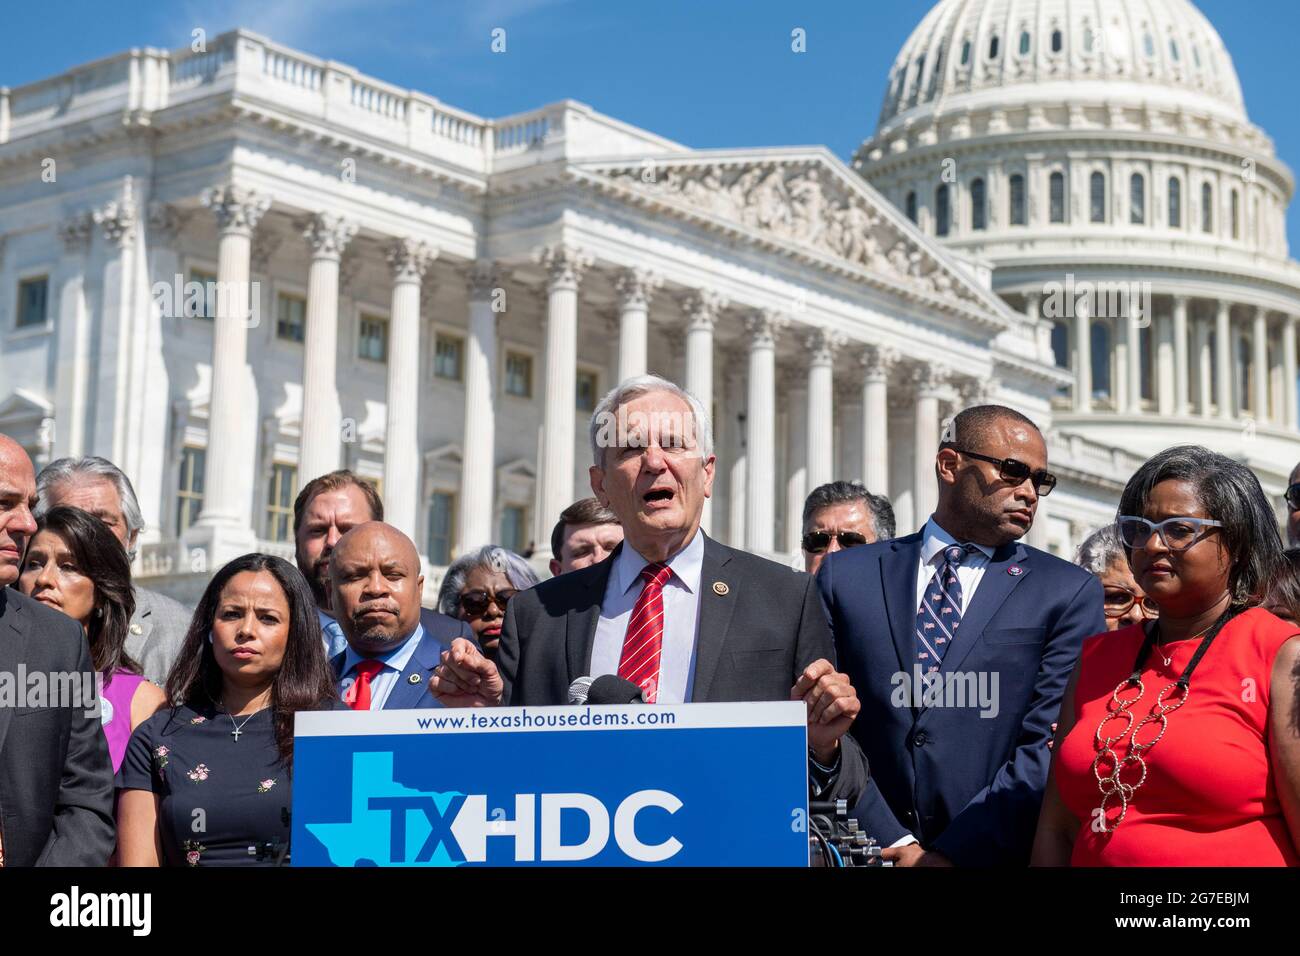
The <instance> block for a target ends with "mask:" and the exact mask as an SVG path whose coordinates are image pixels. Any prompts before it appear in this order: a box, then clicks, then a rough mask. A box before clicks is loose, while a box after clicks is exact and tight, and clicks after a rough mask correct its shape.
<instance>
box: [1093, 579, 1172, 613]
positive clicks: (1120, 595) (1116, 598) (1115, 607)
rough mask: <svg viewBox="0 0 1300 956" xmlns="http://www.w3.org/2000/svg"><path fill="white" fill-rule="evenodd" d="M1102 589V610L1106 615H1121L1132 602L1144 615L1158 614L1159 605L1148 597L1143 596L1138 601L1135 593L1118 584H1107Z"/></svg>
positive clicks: (1127, 609)
mask: <svg viewBox="0 0 1300 956" xmlns="http://www.w3.org/2000/svg"><path fill="white" fill-rule="evenodd" d="M1103 590H1104V597H1103V598H1102V600H1103V602H1104V604H1103V605H1102V611H1103V612H1104V613H1105V615H1106V616H1107V617H1123V616H1124V615H1125V614H1127V613H1128V612H1129V609H1130V608H1132V607H1133V605H1134V604H1138V605H1139V607H1140V608H1141V610H1142V614H1143V616H1145V617H1159V616H1160V605H1158V604H1157V603H1156V602H1155V601H1153V600H1151V598H1149V597H1143V598H1142V600H1141V601H1140V602H1139V601H1138V597H1137V595H1136V594H1134V593H1133V592H1132V591H1130V590H1129V589H1128V588H1123V587H1120V586H1119V585H1118V584H1108V585H1106V587H1105V588H1104V589H1103Z"/></svg>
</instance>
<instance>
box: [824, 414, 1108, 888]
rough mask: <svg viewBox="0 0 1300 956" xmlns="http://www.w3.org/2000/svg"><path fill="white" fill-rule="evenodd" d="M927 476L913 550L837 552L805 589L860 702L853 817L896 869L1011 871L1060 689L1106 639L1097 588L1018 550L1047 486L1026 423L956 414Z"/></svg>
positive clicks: (1037, 445) (1028, 839) (1034, 812)
mask: <svg viewBox="0 0 1300 956" xmlns="http://www.w3.org/2000/svg"><path fill="white" fill-rule="evenodd" d="M923 451H924V449H919V448H918V449H917V454H922V453H923ZM935 470H936V472H937V476H938V481H939V503H938V507H937V508H936V510H935V513H934V514H933V515H931V516H930V518H929V520H928V521H926V523H925V526H924V527H923V528H922V529H921V531H920V533H919V534H912V535H908V536H906V537H903V538H897V539H895V540H893V541H885V542H881V543H879V544H868V545H863V546H861V547H858V548H852V549H850V550H847V551H840V552H837V553H835V554H832V555H830V556H829V557H828V558H827V559H826V561H825V562H823V564H822V568H821V571H820V572H819V574H818V585H819V587H820V590H821V594H822V598H823V600H824V601H825V604H826V609H827V615H828V616H829V617H830V621H831V629H832V630H833V631H834V633H835V646H836V649H837V650H838V651H839V660H840V663H841V665H842V666H843V667H844V669H845V670H846V671H847V672H848V674H849V677H850V679H851V680H852V682H853V685H854V686H855V687H857V688H858V689H859V691H860V692H861V694H862V698H863V703H862V712H863V716H862V719H860V720H859V721H858V723H857V726H856V727H855V728H854V732H855V733H856V734H857V735H858V739H859V742H860V743H861V744H862V748H863V750H864V751H865V752H866V755H867V759H868V761H870V764H871V781H870V782H869V783H868V785H867V792H866V794H865V795H864V796H863V798H862V800H861V802H860V803H859V805H858V806H857V808H856V810H855V811H854V815H855V816H856V817H857V818H858V820H859V822H860V823H861V825H862V827H863V829H864V830H865V831H866V832H867V834H868V835H869V836H872V837H875V838H876V839H877V840H879V841H880V843H881V844H882V845H883V846H884V847H886V849H885V851H884V853H885V857H886V858H887V859H893V860H894V861H895V863H896V864H898V865H902V866H911V865H915V864H923V865H931V864H934V865H945V864H949V863H953V864H957V865H962V866H970V865H998V864H1009V865H1019V866H1024V865H1026V864H1027V863H1028V861H1029V849H1030V846H1031V844H1032V842H1033V836H1034V826H1035V823H1036V822H1037V819H1038V810H1039V806H1040V805H1041V803H1042V800H1043V790H1044V788H1045V786H1046V783H1047V769H1048V762H1049V752H1048V747H1047V743H1048V740H1049V739H1051V734H1052V722H1053V721H1055V720H1056V717H1057V712H1058V711H1059V710H1060V707H1061V697H1062V695H1063V694H1064V692H1065V684H1066V681H1067V679H1068V678H1069V675H1070V671H1071V669H1072V668H1073V666H1074V662H1075V659H1076V658H1077V657H1078V656H1079V649H1080V646H1081V644H1082V641H1083V638H1084V637H1086V636H1088V635H1090V634H1096V633H1098V632H1100V631H1103V630H1105V629H1106V623H1105V618H1104V617H1103V615H1102V595H1101V585H1100V583H1099V582H1098V581H1097V579H1096V578H1095V577H1093V576H1092V575H1091V574H1089V573H1087V572H1086V571H1084V570H1082V569H1081V568H1077V567H1075V566H1074V565H1072V564H1069V563H1067V562H1065V561H1062V560H1061V559H1060V558H1056V557H1053V556H1052V555H1050V554H1047V553H1045V552H1043V551H1038V550H1036V549H1034V548H1030V547H1026V546H1025V545H1022V544H1019V543H1017V540H1016V539H1017V538H1019V537H1020V536H1021V535H1023V534H1025V532H1027V531H1028V530H1029V527H1030V525H1031V524H1032V523H1033V520H1034V513H1035V511H1036V509H1037V506H1038V498H1039V496H1040V495H1045V494H1047V493H1048V492H1050V491H1051V490H1052V487H1053V485H1055V483H1056V479H1055V477H1053V476H1052V475H1051V474H1050V473H1049V472H1048V471H1047V447H1046V445H1045V443H1044V442H1043V436H1042V434H1041V433H1040V432H1039V430H1038V428H1037V427H1036V426H1035V425H1034V423H1033V422H1031V421H1030V420H1029V419H1028V418H1026V417H1025V416H1023V415H1021V414H1020V413H1019V412H1017V411H1015V410H1013V409H1010V408H1006V407H1004V406H1001V405H982V406H978V407H975V408H970V409H967V410H965V411H963V412H961V413H960V414H958V415H957V416H956V418H955V419H954V420H953V421H952V423H951V425H950V426H949V429H948V431H947V432H946V433H945V436H944V441H943V442H942V443H941V444H940V446H939V450H938V454H937V456H936V458H935Z"/></svg>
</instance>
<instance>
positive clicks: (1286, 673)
mask: <svg viewBox="0 0 1300 956" xmlns="http://www.w3.org/2000/svg"><path fill="white" fill-rule="evenodd" d="M1117 528H1118V530H1119V533H1120V537H1121V539H1122V541H1123V543H1124V546H1125V550H1126V551H1127V553H1128V559H1129V564H1130V565H1131V566H1132V569H1133V576H1134V578H1135V580H1136V581H1137V584H1138V586H1139V587H1141V588H1142V590H1143V591H1144V592H1145V593H1146V594H1147V595H1148V596H1149V597H1150V598H1151V599H1153V600H1154V601H1155V603H1156V604H1157V605H1158V606H1159V617H1158V619H1156V620H1153V621H1147V622H1142V623H1137V624H1133V625H1130V626H1129V627H1125V628H1121V629H1120V630H1117V631H1114V632H1105V633H1102V634H1098V635H1095V636H1094V637H1090V638H1088V639H1087V640H1085V641H1084V645H1083V652H1082V654H1081V655H1080V658H1079V663H1078V665H1077V666H1076V668H1075V671H1074V675H1073V676H1072V677H1071V679H1070V684H1069V686H1068V687H1067V688H1066V693H1065V699H1064V701H1063V703H1062V706H1061V718H1060V726H1059V727H1058V729H1057V733H1056V743H1055V747H1054V756H1053V762H1052V770H1051V775H1050V777H1049V779H1048V785H1047V793H1046V796H1045V798H1044V800H1043V809H1042V813H1041V815H1040V817H1039V821H1038V831H1037V834H1036V836H1035V839H1034V850H1033V856H1032V863H1033V864H1034V865H1038V866H1065V865H1073V866H1294V865H1296V864H1297V863H1300V683H1298V682H1300V628H1297V626H1296V625H1295V624H1292V623H1290V622H1287V621H1283V620H1281V619H1280V618H1277V617H1275V616H1274V615H1272V614H1270V613H1269V612H1268V611H1266V610H1264V609H1262V608H1260V607H1258V606H1255V605H1258V604H1259V602H1260V599H1261V598H1262V596H1263V595H1264V594H1265V592H1266V591H1267V589H1268V586H1269V584H1270V582H1271V581H1272V580H1273V578H1274V577H1275V576H1276V575H1277V574H1278V573H1280V572H1281V571H1282V570H1283V567H1282V542H1281V540H1280V538H1279V535H1278V529H1277V522H1276V519H1275V518H1274V516H1273V512H1272V509H1270V508H1269V505H1268V500H1267V498H1266V497H1265V495H1264V492H1263V490H1262V489H1261V488H1260V486H1259V481H1258V480H1257V479H1256V478H1255V476H1254V474H1252V473H1251V472H1250V470H1249V469H1247V468H1246V467H1245V466H1244V465H1242V464H1240V463H1239V462H1236V461H1233V460H1231V459H1229V458H1226V457H1224V456H1223V455H1219V454H1216V453H1215V452H1211V451H1209V450H1208V449H1205V448H1201V447H1197V446H1179V447H1176V448H1169V449H1166V450H1165V451H1163V452H1161V453H1159V454H1158V455H1156V456H1154V457H1153V458H1151V459H1150V460H1149V461H1147V462H1146V463H1145V464H1144V465H1143V466H1142V467H1141V468H1140V469H1139V470H1138V471H1137V473H1136V474H1134V476H1133V477H1132V478H1131V479H1130V480H1129V483H1128V485H1127V487H1126V488H1125V489H1124V494H1123V496H1122V497H1121V499H1120V507H1119V518H1118V519H1117Z"/></svg>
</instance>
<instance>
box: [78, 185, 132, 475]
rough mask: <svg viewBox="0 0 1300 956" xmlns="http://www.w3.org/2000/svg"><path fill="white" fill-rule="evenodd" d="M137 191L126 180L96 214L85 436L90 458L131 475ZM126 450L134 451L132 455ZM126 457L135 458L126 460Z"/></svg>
mask: <svg viewBox="0 0 1300 956" xmlns="http://www.w3.org/2000/svg"><path fill="white" fill-rule="evenodd" d="M133 192H134V191H133V188H132V186H131V180H130V178H129V177H128V180H127V185H126V187H125V188H124V190H123V195H122V198H121V199H114V200H111V201H109V202H107V203H105V204H104V205H103V206H101V207H99V208H98V209H96V210H95V211H94V213H93V217H94V220H95V223H96V225H98V226H99V227H100V233H101V236H102V238H103V242H102V244H99V243H97V245H98V246H99V249H100V252H99V253H98V254H97V256H96V258H97V261H99V262H100V264H101V271H100V274H99V309H98V316H97V320H98V321H97V322H96V323H95V324H96V331H95V333H94V335H93V336H92V340H93V342H94V345H93V348H92V354H93V358H92V361H93V363H94V365H95V374H94V377H93V379H92V386H91V390H90V395H89V399H90V401H89V408H88V412H89V414H88V418H89V421H90V422H91V428H90V433H89V435H88V436H87V437H88V439H89V441H88V443H87V447H88V450H89V451H90V453H91V454H94V455H99V456H100V457H103V458H107V459H108V460H109V461H112V462H115V463H117V464H118V467H120V468H123V469H125V470H126V471H127V472H128V473H129V474H135V473H136V469H135V468H134V467H133V465H134V464H135V461H134V458H135V454H134V452H135V448H136V446H134V445H132V443H131V440H130V439H131V433H132V432H134V431H135V428H134V424H135V416H134V412H135V411H136V408H135V407H133V406H131V405H130V396H129V389H130V385H131V378H132V376H131V372H132V365H133V359H134V358H136V351H137V349H138V348H139V346H140V344H141V343H142V341H143V339H144V336H143V335H141V329H140V323H139V322H138V321H137V314H136V308H135V299H134V295H133V292H134V289H133V280H134V270H135V265H136V254H135V253H136V238H137V232H138V231H139V226H140V222H139V215H138V210H137V207H136V204H135V200H134V199H133V198H132V197H133ZM128 448H130V449H131V450H132V451H131V453H130V455H129V456H128V451H127V449H128ZM128 457H130V458H131V459H132V460H130V461H128Z"/></svg>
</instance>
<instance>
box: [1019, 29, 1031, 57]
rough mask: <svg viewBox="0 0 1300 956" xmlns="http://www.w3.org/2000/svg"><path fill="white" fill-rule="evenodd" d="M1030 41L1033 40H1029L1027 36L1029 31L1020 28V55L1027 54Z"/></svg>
mask: <svg viewBox="0 0 1300 956" xmlns="http://www.w3.org/2000/svg"><path fill="white" fill-rule="evenodd" d="M1032 42H1033V41H1032V40H1030V38H1029V31H1028V30H1021V31H1020V55H1021V56H1028V55H1029V47H1030V46H1031V45H1032Z"/></svg>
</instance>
